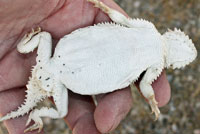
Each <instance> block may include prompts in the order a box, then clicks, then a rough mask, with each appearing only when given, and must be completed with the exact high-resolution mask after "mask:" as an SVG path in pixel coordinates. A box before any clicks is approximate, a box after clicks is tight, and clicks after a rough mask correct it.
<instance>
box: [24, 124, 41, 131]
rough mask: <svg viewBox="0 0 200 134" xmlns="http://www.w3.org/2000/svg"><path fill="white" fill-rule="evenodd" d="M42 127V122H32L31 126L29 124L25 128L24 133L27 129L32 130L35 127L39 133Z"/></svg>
mask: <svg viewBox="0 0 200 134" xmlns="http://www.w3.org/2000/svg"><path fill="white" fill-rule="evenodd" d="M42 128H43V124H40V123H39V122H35V124H33V125H32V126H30V127H29V128H27V129H25V130H24V133H26V132H29V131H33V130H36V129H38V133H40V132H41V130H42Z"/></svg>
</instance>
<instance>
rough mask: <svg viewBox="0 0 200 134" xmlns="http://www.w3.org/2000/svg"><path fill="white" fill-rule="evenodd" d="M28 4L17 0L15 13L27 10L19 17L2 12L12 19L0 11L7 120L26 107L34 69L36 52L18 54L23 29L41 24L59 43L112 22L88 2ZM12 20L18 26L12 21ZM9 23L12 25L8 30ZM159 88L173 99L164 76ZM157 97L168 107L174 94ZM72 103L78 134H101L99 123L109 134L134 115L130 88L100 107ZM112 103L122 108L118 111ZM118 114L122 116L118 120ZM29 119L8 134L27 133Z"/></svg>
mask: <svg viewBox="0 0 200 134" xmlns="http://www.w3.org/2000/svg"><path fill="white" fill-rule="evenodd" d="M23 1H24V2H22V1H20V2H19V1H15V2H16V7H15V10H17V11H18V10H19V11H21V7H22V5H21V4H24V7H27V8H25V9H24V10H23V12H16V11H15V10H12V9H13V8H12V7H11V8H9V9H10V10H11V11H7V10H5V11H4V10H3V11H4V12H2V13H3V14H7V15H6V16H2V15H1V12H0V17H1V16H2V18H0V20H5V21H0V27H1V29H3V30H2V32H0V38H1V40H2V42H0V59H1V61H0V107H1V109H0V113H1V114H3V115H4V114H6V113H8V112H9V111H11V110H14V109H15V108H16V107H17V106H19V105H20V104H21V103H22V102H23V100H24V95H25V93H24V90H25V84H26V82H27V80H28V76H29V75H30V69H31V66H32V65H34V63H35V53H32V54H28V55H21V54H19V53H18V52H17V51H16V45H17V44H16V43H15V42H16V41H17V40H18V39H20V38H21V36H22V34H20V33H21V32H22V30H23V29H25V30H24V32H27V30H30V28H32V27H33V25H40V26H41V27H42V29H44V30H45V31H49V32H50V33H52V36H53V38H54V39H55V40H57V39H59V38H61V37H62V36H63V35H65V34H68V33H70V32H71V31H73V30H75V29H77V28H80V27H85V26H89V25H93V24H94V23H98V22H102V21H108V20H109V18H108V17H107V16H106V15H104V14H103V13H102V12H98V10H96V9H95V8H93V6H92V5H91V4H88V3H87V1H86V0H67V1H64V0H63V1H62V0H60V1H58V0H57V1H54V2H50V1H49V3H45V2H41V1H39V0H38V2H37V1H34V2H33V3H27V2H26V1H25V0H23ZM0 3H1V0H0ZM2 3H3V2H2ZM8 3H9V2H8ZM8 3H3V4H8ZM38 3H39V4H38ZM58 3H59V4H58ZM105 3H107V4H108V5H110V6H111V7H113V8H115V9H118V10H121V9H120V8H119V7H117V5H115V4H114V3H113V2H112V1H105ZM2 7H3V6H2ZM28 7H29V8H28ZM30 7H32V8H30ZM16 8H17V9H16ZM6 11H7V12H6ZM10 14H12V15H10ZM22 16H23V17H22ZM10 20H13V21H12V22H9V21H10ZM6 21H8V22H6ZM22 22H24V23H22ZM25 22H26V23H25ZM6 23H8V25H7V27H4V24H6ZM13 25H14V26H13ZM13 27H14V28H13ZM23 34H24V33H23ZM162 76H163V75H162ZM157 83H158V84H155V86H158V87H159V88H161V86H162V88H164V89H163V90H162V94H165V93H166V92H167V93H168V94H169V86H168V83H167V81H166V77H165V76H163V77H162V78H161V79H160V80H158V82H157ZM158 94H161V92H159V91H158ZM160 96H161V95H160ZM116 98H117V99H118V101H117V102H116V101H115V99H116ZM157 98H158V99H159V100H158V101H159V102H160V105H163V104H164V103H166V102H167V101H168V98H169V95H168V96H166V98H164V99H160V97H159V95H158V96H157ZM69 101H70V105H69V113H68V116H67V117H66V121H67V123H68V124H69V126H70V127H71V129H73V131H74V133H75V134H79V133H99V132H98V131H97V129H96V127H95V123H96V126H97V128H98V129H99V130H100V131H101V132H109V131H110V130H112V129H114V128H115V127H116V126H117V124H118V123H119V122H120V120H121V118H123V117H124V116H125V115H126V114H127V112H128V111H129V109H130V107H131V102H132V99H131V94H130V90H129V89H126V90H120V91H117V92H114V93H111V94H107V95H105V96H103V97H102V96H101V97H100V96H99V97H98V102H99V105H98V107H95V105H94V103H93V101H92V99H91V98H90V97H89V96H80V95H77V94H73V93H70V100H69ZM14 102H15V103H14ZM113 104H115V106H116V105H117V106H118V107H113V106H114V105H113ZM119 113H123V114H122V115H121V116H118V114H119ZM116 116H118V117H120V118H119V119H118V120H117V121H115V120H114V119H115V118H116ZM102 117H104V118H102ZM26 118H27V116H25V117H21V118H18V119H14V120H9V121H7V128H8V130H9V132H10V133H15V134H17V133H22V132H23V130H24V125H25V121H26ZM94 120H95V121H94ZM16 122H20V123H16ZM94 122H95V123H94ZM16 124H17V125H16ZM113 124H114V125H113ZM84 126H85V127H84ZM87 126H90V127H89V128H90V129H85V128H88V127H87Z"/></svg>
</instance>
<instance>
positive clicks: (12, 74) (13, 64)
mask: <svg viewBox="0 0 200 134" xmlns="http://www.w3.org/2000/svg"><path fill="white" fill-rule="evenodd" d="M34 58H35V53H31V54H28V55H23V54H20V53H18V52H17V50H13V51H12V52H10V53H9V54H8V55H6V56H5V57H4V58H3V59H2V60H1V61H0V91H3V90H6V89H12V88H15V87H20V86H23V85H25V84H26V83H27V80H28V76H29V75H30V72H31V71H30V69H31V66H32V65H33V64H34V63H35V60H34ZM8 70H9V71H8Z"/></svg>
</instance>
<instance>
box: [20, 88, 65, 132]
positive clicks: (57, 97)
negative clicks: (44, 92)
mask: <svg viewBox="0 0 200 134" xmlns="http://www.w3.org/2000/svg"><path fill="white" fill-rule="evenodd" d="M52 96H53V99H54V103H55V105H56V108H57V110H56V109H54V108H47V107H43V108H41V109H35V110H34V111H32V112H31V113H30V115H29V119H28V121H27V123H26V126H27V125H29V123H30V122H31V120H33V121H34V122H35V124H33V125H32V126H30V127H29V128H27V129H26V130H25V131H24V132H28V131H32V130H36V129H38V132H40V131H41V130H42V128H43V122H42V119H41V117H50V118H53V119H56V118H63V117H64V116H66V115H67V112H68V92H67V89H66V88H65V87H64V85H56V88H55V89H54V91H53V95H52Z"/></svg>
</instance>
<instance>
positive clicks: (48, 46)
mask: <svg viewBox="0 0 200 134" xmlns="http://www.w3.org/2000/svg"><path fill="white" fill-rule="evenodd" d="M37 47H38V50H37V55H38V56H37V58H36V60H37V63H38V62H39V63H44V62H46V61H49V59H50V57H51V55H52V53H51V52H52V39H51V35H50V33H48V32H41V29H40V28H38V29H36V30H34V29H32V32H30V33H28V34H26V35H25V36H24V37H23V38H22V39H21V41H20V42H19V43H18V45H17V50H18V51H19V52H20V53H29V52H32V51H33V50H34V49H35V48H37Z"/></svg>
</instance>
